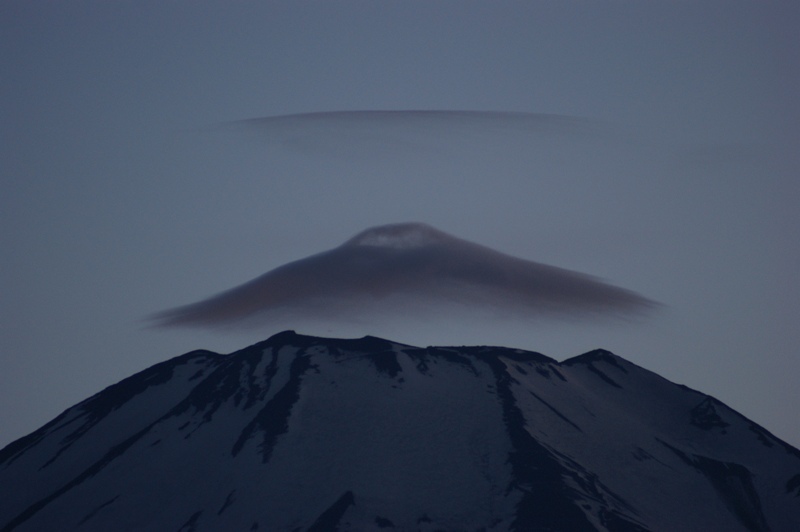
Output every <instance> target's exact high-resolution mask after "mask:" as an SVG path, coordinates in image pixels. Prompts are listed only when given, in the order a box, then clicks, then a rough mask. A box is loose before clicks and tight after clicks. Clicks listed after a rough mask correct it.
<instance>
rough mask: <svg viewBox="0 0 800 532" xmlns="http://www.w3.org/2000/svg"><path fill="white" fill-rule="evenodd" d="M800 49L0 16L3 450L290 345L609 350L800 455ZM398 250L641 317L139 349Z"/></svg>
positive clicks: (447, 26) (467, 320)
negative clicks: (210, 300) (234, 301)
mask: <svg viewBox="0 0 800 532" xmlns="http://www.w3.org/2000/svg"><path fill="white" fill-rule="evenodd" d="M798 27H800V7H798V6H797V4H796V3H795V2H780V1H778V2H770V3H769V4H766V3H756V2H739V1H724V2H692V3H688V2H658V3H655V2H638V1H635V2H634V1H631V2H626V1H617V2H613V3H599V2H591V3H589V2H565V1H558V2H555V1H554V2H469V1H466V2H465V1H459V2H450V1H437V2H414V1H403V2H366V1H364V2H336V3H331V2H321V1H320V2H303V3H299V2H268V3H265V2H264V3H262V2H237V3H228V2H202V1H201V2H197V1H193V2H186V1H177V2H169V3H167V2H160V1H159V2H148V1H144V2H100V1H96V2H70V3H57V2H40V1H24V2H22V1H6V2H2V3H0V62H1V66H2V69H1V70H0V72H2V75H0V161H1V164H0V271H2V275H1V276H0V294H2V297H0V324H2V325H1V327H0V446H4V445H5V444H7V443H9V442H11V441H12V440H14V439H16V438H18V437H21V436H23V435H25V434H27V433H28V432H30V431H32V430H34V429H36V428H38V427H39V426H41V425H42V424H44V423H45V422H47V421H49V420H50V419H51V418H53V417H54V416H56V415H57V414H59V413H60V412H61V411H62V410H64V409H65V408H67V407H69V406H71V405H73V404H74V403H76V402H78V401H80V400H82V399H84V398H86V397H88V396H90V395H92V394H93V393H96V392H97V391H99V390H101V389H102V388H104V387H105V386H108V385H110V384H113V383H115V382H117V381H119V380H120V379H122V378H124V377H127V376H129V375H131V374H132V373H134V372H136V371H139V370H142V369H144V368H146V367H148V366H150V365H152V364H154V363H156V362H159V361H162V360H165V359H167V358H170V357H173V356H176V355H179V354H181V353H184V352H186V351H189V350H192V349H196V348H205V349H211V350H215V351H219V352H230V351H233V350H236V349H239V348H242V347H245V346H247V345H249V344H251V343H253V342H256V341H259V340H262V339H264V338H266V337H268V336H269V335H271V334H273V333H275V332H278V331H279V330H281V329H283V328H286V327H287V325H288V326H291V327H292V328H294V329H296V330H297V331H298V332H302V333H307V334H317V335H331V336H360V335H363V334H372V335H377V336H384V337H388V338H391V339H393V340H396V341H400V342H405V343H409V344H414V345H428V344H459V345H460V344H475V343H480V344H499V345H505V346H509V347H519V348H525V349H532V350H536V351H539V352H542V353H544V354H547V355H549V356H551V357H554V358H556V359H558V360H563V359H565V358H568V357H571V356H575V355H578V354H581V353H583V352H585V351H588V350H590V349H593V348H597V347H603V348H606V349H609V350H611V351H613V352H615V353H617V354H619V355H620V356H623V357H625V358H626V359H628V360H630V361H632V362H634V363H636V364H639V365H641V366H643V367H645V368H647V369H650V370H653V371H656V372H658V373H659V374H661V375H662V376H664V377H666V378H668V379H670V380H672V381H675V382H678V383H681V384H685V385H687V386H690V387H692V388H695V389H699V390H701V391H703V392H705V393H708V394H711V395H713V396H715V397H716V398H718V399H720V400H721V401H723V402H725V403H727V404H728V405H729V406H731V407H733V408H735V409H737V410H739V411H740V412H741V413H743V414H744V415H746V416H748V417H750V418H751V419H753V420H754V421H756V422H757V423H759V424H761V425H762V426H764V427H765V428H767V429H768V430H770V431H771V432H773V433H774V434H775V435H776V436H778V437H780V438H783V439H785V440H786V441H788V442H789V443H791V444H793V445H795V446H800V423H798V422H797V405H798V404H800V386H797V376H798V375H800V352H798V346H800V327H798V325H797V322H798V317H800V281H798V274H797V272H798V271H800V244H799V243H798V242H799V241H800V240H798V237H797V228H798V227H800V208H798V207H800V180H798V175H797V171H798V168H800V150H798V149H797V146H798V144H800V142H798V141H800V100H799V99H798V96H797V95H798V94H800V40H798V37H797V34H796V33H797V32H796V29H797V28H798ZM359 110H375V111H412V110H413V111H418V110H441V111H499V112H503V113H512V114H511V115H504V116H511V117H513V116H522V115H517V114H515V113H526V114H531V115H533V116H537V117H538V119H537V120H533V121H525V120H523V121H522V122H520V121H518V120H517V121H515V120H510V121H509V120H487V121H485V123H476V122H475V121H474V120H472V121H470V120H466V121H464V120H460V119H459V118H458V117H459V116H462V117H463V116H475V115H471V114H459V113H445V114H442V115H436V116H444V117H449V118H448V119H445V120H434V121H428V122H425V121H422V122H420V121H419V120H414V119H409V120H406V119H405V118H403V117H414V116H417V117H418V116H419V114H415V113H400V114H395V113H378V114H374V113H371V114H362V113H350V111H359ZM330 112H341V113H336V114H334V115H325V114H321V113H330ZM331 116H333V119H331ZM381 116H383V117H384V119H381V118H380V117H381ZM426 116H428V115H426ZM486 116H495V115H486ZM525 116H528V115H525ZM365 117H369V118H368V119H365ZM404 222H420V223H425V224H430V225H431V226H433V227H436V228H437V229H439V230H441V231H444V232H446V233H448V234H451V235H454V236H456V237H458V238H461V239H465V240H468V241H470V242H474V243H476V244H479V245H480V246H486V247H489V248H492V249H494V250H497V251H499V252H501V253H503V254H507V255H512V256H514V257H519V258H521V259H524V260H527V261H533V262H537V263H544V264H548V265H552V266H556V267H560V268H566V269H568V270H574V271H578V272H584V273H586V274H590V275H592V276H596V277H597V278H599V279H601V280H603V281H604V282H606V283H608V284H611V285H614V286H620V287H623V288H625V289H628V290H632V291H634V292H636V293H639V294H642V295H643V296H645V297H647V298H649V299H652V300H654V301H658V302H659V303H661V304H663V307H662V308H660V309H659V311H658V312H655V313H653V314H652V315H649V316H648V317H646V318H643V319H639V318H637V319H618V318H615V319H609V320H588V321H587V320H570V319H566V320H565V319H536V320H525V319H518V317H514V316H512V317H511V318H509V316H507V315H505V314H504V313H502V312H498V313H497V314H496V315H494V314H492V313H486V312H484V313H482V314H480V315H476V314H473V313H469V312H460V311H459V312H449V311H448V312H444V311H442V312H440V313H439V312H433V317H430V316H428V317H426V319H415V318H416V317H415V316H414V315H413V313H409V312H396V313H394V314H391V313H389V314H387V315H386V316H381V317H375V316H371V318H373V319H372V320H368V321H369V322H367V321H359V320H341V319H337V320H333V319H328V318H327V317H326V316H322V317H320V316H313V317H311V316H303V315H302V313H299V315H298V316H297V317H296V318H294V317H293V318H292V319H291V320H289V321H291V323H288V324H287V323H284V322H283V321H286V320H275V321H274V322H273V321H269V322H267V323H264V324H263V326H259V327H255V328H251V329H247V330H226V331H218V330H203V329H200V330H198V329H160V328H150V327H148V322H147V321H146V318H147V317H148V316H150V315H152V313H154V312H158V311H161V310H164V309H167V308H173V307H177V306H180V305H184V304H188V303H193V302H196V301H199V300H203V299H205V298H207V297H210V296H213V295H215V294H218V293H220V292H222V291H224V290H227V289H230V288H232V287H235V286H238V285H240V284H242V283H245V282H248V281H251V280H253V279H255V278H257V277H259V276H261V275H262V274H264V273H266V272H268V271H270V270H273V269H275V268H278V267H280V266H282V265H284V264H287V263H289V262H291V261H296V260H298V259H303V258H305V257H309V256H312V255H315V254H317V253H321V252H324V251H326V250H331V249H333V248H336V247H337V246H339V245H341V244H342V243H344V242H346V241H348V240H349V239H350V238H352V237H353V236H354V235H356V234H358V233H359V232H361V231H363V230H365V229H367V228H369V227H373V226H380V225H385V224H395V223H404ZM434 310H436V307H434Z"/></svg>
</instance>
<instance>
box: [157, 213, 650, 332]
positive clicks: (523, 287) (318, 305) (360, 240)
mask: <svg viewBox="0 0 800 532" xmlns="http://www.w3.org/2000/svg"><path fill="white" fill-rule="evenodd" d="M453 304H455V305H458V306H460V307H462V308H464V309H466V310H476V311H485V310H490V311H491V312H495V313H496V312H500V313H502V314H505V315H507V316H508V317H511V318H521V319H529V318H540V317H561V318H574V317H579V318H590V317H597V316H609V315H611V316H629V315H635V314H641V313H643V312H645V311H647V310H650V309H652V308H653V307H655V306H657V303H655V302H653V301H650V300H648V299H646V298H644V297H642V296H640V295H638V294H636V293H634V292H631V291H629V290H625V289H623V288H618V287H615V286H612V285H609V284H606V283H604V282H601V281H599V280H597V279H595V278H594V277H591V276H589V275H585V274H582V273H578V272H574V271H570V270H566V269H562V268H558V267H554V266H549V265H546V264H541V263H537V262H533V261H529V260H525V259H521V258H517V257H513V256H511V255H507V254H504V253H501V252H499V251H495V250H493V249H490V248H488V247H485V246H482V245H479V244H475V243H472V242H469V241H466V240H463V239H460V238H457V237H454V236H452V235H449V234H447V233H444V232H442V231H440V230H438V229H435V228H433V227H431V226H429V225H426V224H422V223H400V224H391V225H384V226H378V227H373V228H370V229H367V230H365V231H363V232H361V233H359V234H357V235H356V236H354V237H353V238H351V239H350V240H348V241H346V242H345V243H343V244H342V245H340V246H338V247H336V248H333V249H331V250H329V251H325V252H322V253H318V254H316V255H312V256H310V257H307V258H304V259H301V260H297V261H294V262H290V263H288V264H285V265H283V266H280V267H278V268H275V269H274V270H271V271H269V272H267V273H265V274H263V275H261V276H259V277H257V278H255V279H253V280H251V281H249V282H247V283H245V284H242V285H240V286H238V287H235V288H233V289H231V290H228V291H226V292H223V293H221V294H218V295H216V296H213V297H210V298H208V299H205V300H203V301H199V302H197V303H194V304H190V305H186V306H183V307H178V308H175V309H171V310H167V311H164V312H161V313H159V314H156V315H155V316H153V320H154V322H155V323H156V324H157V325H160V326H202V327H230V326H233V327H242V326H244V327H248V326H250V327H252V326H259V325H261V324H263V323H265V321H268V320H270V319H271V318H273V317H277V316H280V317H282V318H285V317H286V316H299V317H303V316H305V317H312V318H315V319H319V318H323V319H325V318H331V319H351V320H353V319H354V320H359V319H361V318H363V317H369V316H372V315H374V314H375V313H376V312H379V313H381V314H388V315H392V313H397V314H398V315H405V314H406V313H408V312H415V313H422V314H427V313H431V312H432V313H435V312H437V311H440V310H442V309H445V308H452V307H451V306H452V305H453ZM449 306H450V307H449Z"/></svg>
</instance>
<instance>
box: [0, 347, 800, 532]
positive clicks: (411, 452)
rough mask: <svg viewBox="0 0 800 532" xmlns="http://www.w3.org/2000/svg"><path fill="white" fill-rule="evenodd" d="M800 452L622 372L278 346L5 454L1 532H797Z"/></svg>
mask: <svg viewBox="0 0 800 532" xmlns="http://www.w3.org/2000/svg"><path fill="white" fill-rule="evenodd" d="M798 479H800V452H798V451H797V449H794V448H793V447H791V446H790V445H788V444H786V443H785V442H782V441H781V440H779V439H777V438H775V437H774V436H773V435H771V434H770V433H769V432H768V431H766V430H764V429H763V428H761V427H760V426H758V425H757V424H755V423H754V422H752V421H750V420H748V419H746V418H745V417H744V416H741V415H740V414H738V413H736V412H734V411H733V410H731V409H730V408H728V407H727V406H725V405H724V404H723V403H722V402H720V401H717V400H716V399H713V398H711V397H709V396H707V395H704V394H702V393H700V392H696V391H694V390H691V389H689V388H686V387H684V386H679V385H676V384H674V383H671V382H669V381H668V380H666V379H664V378H662V377H660V376H658V375H656V374H655V373H652V372H650V371H648V370H646V369H644V368H641V367H639V366H636V365H635V364H632V363H630V362H628V361H626V360H624V359H622V358H621V357H618V356H616V355H614V354H612V353H610V352H609V351H605V350H602V349H597V350H594V351H591V352H588V353H584V354H583V355H580V356H577V357H574V358H571V359H569V360H566V361H564V362H561V363H559V362H557V361H556V360H553V359H551V358H549V357H547V356H545V355H542V354H540V353H535V352H530V351H524V350H519V349H512V348H507V347H492V346H461V347H453V346H451V347H425V348H422V347H414V346H410V345H405V344H399V343H396V342H392V341H389V340H385V339H382V338H377V337H373V336H365V337H363V338H355V339H341V338H317V337H314V336H307V335H302V334H297V333H295V332H294V331H284V332H282V333H279V334H276V335H274V336H272V337H270V338H269V339H267V340H265V341H263V342H260V343H257V344H254V345H252V346H249V347H247V348H245V349H242V350H240V351H236V352H234V353H231V354H228V355H220V354H216V353H212V352H209V351H193V352H191V353H187V354H184V355H181V356H178V357H176V358H173V359H171V360H167V361H165V362H162V363H159V364H156V365H155V366H153V367H151V368H148V369H145V370H144V371H142V372H139V373H137V374H135V375H133V376H131V377H128V378H127V379H124V380H122V381H121V382H119V383H117V384H114V385H112V386H109V387H108V388H106V389H105V390H103V391H101V392H99V393H98V394H96V395H94V396H92V397H90V398H89V399H87V400H85V401H82V402H81V403H78V404H77V405H75V406H73V407H72V408H69V409H68V410H66V411H65V412H64V413H63V414H61V415H60V416H58V417H57V418H55V419H54V420H53V421H51V422H50V423H48V424H46V425H45V426H43V427H42V428H40V429H39V430H37V431H35V432H33V433H32V434H30V435H29V436H26V437H24V438H21V439H20V440H18V441H16V442H13V443H12V444H10V445H8V446H7V447H6V448H5V449H3V450H2V451H0V492H1V493H3V497H2V498H0V531H11V530H19V531H23V530H80V531H87V530H88V531H105V530H198V531H199V530H304V531H305V530H373V529H390V530H391V529H396V530H495V531H501V530H513V531H528V530H562V531H573V530H604V531H629V530H630V531H642V530H773V531H782V530H786V531H789V530H796V529H797V524H798V523H799V522H800V506H798V493H800V480H798Z"/></svg>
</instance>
